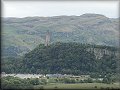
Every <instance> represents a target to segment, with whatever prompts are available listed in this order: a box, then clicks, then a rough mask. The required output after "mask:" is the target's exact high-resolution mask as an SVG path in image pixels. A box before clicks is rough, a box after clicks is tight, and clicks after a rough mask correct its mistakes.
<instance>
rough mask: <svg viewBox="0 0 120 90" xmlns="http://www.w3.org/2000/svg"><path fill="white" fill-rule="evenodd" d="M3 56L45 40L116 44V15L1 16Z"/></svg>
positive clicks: (15, 53) (22, 51)
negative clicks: (114, 17)
mask: <svg viewBox="0 0 120 90" xmlns="http://www.w3.org/2000/svg"><path fill="white" fill-rule="evenodd" d="M2 21H3V28H2V29H3V30H2V41H3V42H2V50H3V53H2V54H3V56H22V55H24V54H25V53H27V52H29V51H30V50H33V49H34V48H35V47H36V46H37V45H38V44H39V43H41V44H43V43H44V42H45V35H46V32H47V31H48V30H49V31H50V33H51V43H54V42H58V41H60V42H79V43H89V44H98V45H107V46H118V42H119V41H118V37H119V28H118V25H119V23H118V19H111V18H108V17H106V16H104V15H99V14H83V15H81V16H54V17H25V18H3V20H2Z"/></svg>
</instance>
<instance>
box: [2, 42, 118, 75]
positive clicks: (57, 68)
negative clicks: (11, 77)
mask: <svg viewBox="0 0 120 90" xmlns="http://www.w3.org/2000/svg"><path fill="white" fill-rule="evenodd" d="M118 50H119V49H118V48H115V47H109V46H100V45H89V44H79V43H60V42H58V43H54V44H51V45H50V46H48V47H46V46H44V45H43V44H40V45H39V46H38V47H36V48H35V49H34V50H32V51H31V52H29V53H27V54H25V56H24V57H23V58H22V59H19V60H18V59H15V60H14V59H13V58H11V59H10V58H9V59H8V61H6V62H5V61H4V62H3V63H2V65H3V69H2V70H3V71H4V72H6V73H40V74H46V73H48V74H50V73H61V74H74V75H79V74H90V73H100V74H105V73H107V74H108V73H116V69H117V62H118V60H119V58H118ZM96 51H97V53H96ZM98 56H100V57H98ZM5 60H7V59H5Z"/></svg>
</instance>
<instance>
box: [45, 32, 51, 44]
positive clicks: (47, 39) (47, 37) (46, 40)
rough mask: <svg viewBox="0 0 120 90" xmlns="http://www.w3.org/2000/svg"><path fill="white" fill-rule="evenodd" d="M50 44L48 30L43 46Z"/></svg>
mask: <svg viewBox="0 0 120 90" xmlns="http://www.w3.org/2000/svg"><path fill="white" fill-rule="evenodd" d="M49 44H50V32H49V31H47V34H46V38H45V46H49Z"/></svg>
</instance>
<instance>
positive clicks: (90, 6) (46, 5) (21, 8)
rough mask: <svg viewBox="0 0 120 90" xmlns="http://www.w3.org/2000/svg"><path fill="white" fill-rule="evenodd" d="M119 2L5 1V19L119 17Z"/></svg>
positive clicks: (3, 6) (3, 3)
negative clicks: (94, 15)
mask: <svg viewBox="0 0 120 90" xmlns="http://www.w3.org/2000/svg"><path fill="white" fill-rule="evenodd" d="M118 11H119V1H3V2H2V16H3V17H19V18H22V17H33V16H40V17H41V16H42V17H48V16H49V17H50V16H60V15H67V16H71V15H76V16H80V15H82V14H85V13H94V14H102V15H105V16H107V17H109V18H118V17H119V12H118Z"/></svg>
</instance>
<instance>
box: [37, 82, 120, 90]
mask: <svg viewBox="0 0 120 90" xmlns="http://www.w3.org/2000/svg"><path fill="white" fill-rule="evenodd" d="M35 88H43V89H118V88H119V89H120V86H119V83H116V84H104V83H79V84H62V83H61V84H60V83H59V84H58V83H57V84H47V85H44V86H35Z"/></svg>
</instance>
